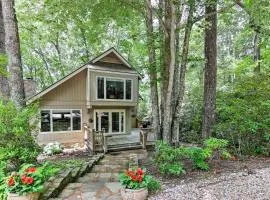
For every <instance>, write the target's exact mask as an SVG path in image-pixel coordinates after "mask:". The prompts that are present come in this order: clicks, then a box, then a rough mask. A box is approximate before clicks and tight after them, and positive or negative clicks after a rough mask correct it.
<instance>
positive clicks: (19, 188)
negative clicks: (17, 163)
mask: <svg viewBox="0 0 270 200" xmlns="http://www.w3.org/2000/svg"><path fill="white" fill-rule="evenodd" d="M46 167H47V165H46V164H45V165H44V166H42V167H35V166H33V165H26V166H24V167H22V169H21V170H20V171H19V172H13V173H11V175H10V176H8V177H7V178H6V188H7V192H8V197H7V200H38V198H39V196H40V193H41V192H42V191H43V184H44V182H45V181H46V180H47V179H48V178H49V175H52V173H55V172H56V171H54V170H53V169H52V168H46Z"/></svg>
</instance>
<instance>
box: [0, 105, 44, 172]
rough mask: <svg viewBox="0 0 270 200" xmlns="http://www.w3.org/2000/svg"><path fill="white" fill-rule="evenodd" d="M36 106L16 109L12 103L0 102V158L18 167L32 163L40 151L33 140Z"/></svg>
mask: <svg viewBox="0 0 270 200" xmlns="http://www.w3.org/2000/svg"><path fill="white" fill-rule="evenodd" d="M36 111H37V106H29V107H27V108H25V109H23V110H18V109H16V107H15V106H14V104H13V103H11V102H8V103H6V104H4V103H3V102H0V160H2V161H6V162H8V164H9V166H11V165H13V166H14V167H15V168H18V167H19V166H20V165H21V164H22V163H25V162H27V163H32V162H34V161H35V160H36V156H37V154H38V153H39V151H40V148H39V146H38V145H37V144H36V142H35V140H34V137H33V136H34V135H35V134H34V131H35V130H36V122H35V121H33V119H35V118H36V116H35V115H36V113H37V112H36Z"/></svg>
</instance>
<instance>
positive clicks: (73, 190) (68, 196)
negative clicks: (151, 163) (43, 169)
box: [55, 150, 146, 200]
mask: <svg viewBox="0 0 270 200" xmlns="http://www.w3.org/2000/svg"><path fill="white" fill-rule="evenodd" d="M132 154H136V155H138V157H142V156H144V155H146V151H144V150H133V151H123V152H120V153H115V154H113V155H110V154H107V155H105V157H104V158H103V159H102V160H101V161H100V162H99V163H98V164H97V165H95V167H94V168H93V169H92V170H91V173H88V174H86V175H85V176H83V177H81V178H79V179H78V180H77V182H76V183H70V184H69V185H68V186H67V187H66V188H65V189H64V190H63V191H62V193H61V194H60V195H59V196H58V198H55V200H56V199H57V200H77V199H78V200H121V199H122V198H121V196H120V189H121V185H120V183H119V180H118V175H119V172H123V171H124V170H126V169H127V168H128V166H129V162H130V157H131V155H132Z"/></svg>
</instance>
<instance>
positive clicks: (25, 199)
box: [7, 193, 40, 200]
mask: <svg viewBox="0 0 270 200" xmlns="http://www.w3.org/2000/svg"><path fill="white" fill-rule="evenodd" d="M39 195H40V194H39V193H29V194H25V195H21V196H19V195H18V194H14V193H8V198H7V200H38V198H39Z"/></svg>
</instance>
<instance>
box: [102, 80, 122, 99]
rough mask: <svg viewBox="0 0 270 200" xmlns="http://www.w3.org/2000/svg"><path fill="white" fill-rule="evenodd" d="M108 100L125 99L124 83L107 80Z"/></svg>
mask: <svg viewBox="0 0 270 200" xmlns="http://www.w3.org/2000/svg"><path fill="white" fill-rule="evenodd" d="M106 99H124V81H123V80H121V79H112V78H106Z"/></svg>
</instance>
